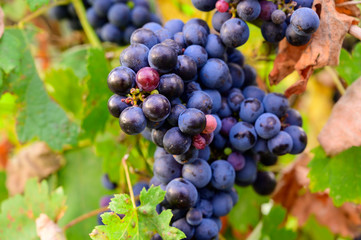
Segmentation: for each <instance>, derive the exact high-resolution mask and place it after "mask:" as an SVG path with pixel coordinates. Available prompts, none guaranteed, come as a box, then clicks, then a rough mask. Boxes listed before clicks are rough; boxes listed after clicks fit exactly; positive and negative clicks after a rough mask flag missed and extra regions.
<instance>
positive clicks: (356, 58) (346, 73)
mask: <svg viewBox="0 0 361 240" xmlns="http://www.w3.org/2000/svg"><path fill="white" fill-rule="evenodd" d="M360 62H361V43H358V44H356V46H355V48H354V50H353V51H352V55H351V54H350V53H349V52H347V51H346V50H345V49H342V50H341V54H340V65H339V66H337V68H336V69H337V72H338V74H339V75H340V76H341V77H342V78H343V79H344V80H345V81H346V82H347V83H348V84H349V85H350V84H352V83H353V82H354V81H356V79H358V78H359V77H360V76H361V69H360Z"/></svg>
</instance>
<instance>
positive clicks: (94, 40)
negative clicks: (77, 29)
mask: <svg viewBox="0 0 361 240" xmlns="http://www.w3.org/2000/svg"><path fill="white" fill-rule="evenodd" d="M71 2H72V3H73V5H74V8H75V11H76V14H77V15H78V17H79V20H80V23H81V26H82V27H83V29H84V32H85V35H86V36H87V38H88V39H89V42H90V44H91V45H92V46H93V47H96V48H101V47H102V45H101V43H100V41H99V38H98V36H97V35H96V34H95V32H94V30H93V28H92V27H91V26H90V24H89V22H88V19H87V17H86V12H85V8H84V5H83V3H82V1H81V0H71Z"/></svg>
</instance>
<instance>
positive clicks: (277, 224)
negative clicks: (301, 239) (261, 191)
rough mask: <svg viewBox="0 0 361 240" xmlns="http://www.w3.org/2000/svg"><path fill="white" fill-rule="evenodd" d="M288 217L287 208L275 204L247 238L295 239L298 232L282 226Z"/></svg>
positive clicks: (255, 239)
mask: <svg viewBox="0 0 361 240" xmlns="http://www.w3.org/2000/svg"><path fill="white" fill-rule="evenodd" d="M285 217H286V210H285V209H284V208H282V207H281V206H278V205H277V206H273V207H272V209H271V211H270V212H269V213H268V214H267V215H265V216H264V217H263V219H262V220H261V222H260V223H259V224H258V225H257V227H256V228H255V229H254V230H253V232H252V234H251V235H250V236H249V237H248V238H247V240H259V239H262V240H273V239H277V240H293V239H296V237H297V234H296V232H293V231H292V230H290V229H287V228H285V227H282V223H283V221H284V220H285Z"/></svg>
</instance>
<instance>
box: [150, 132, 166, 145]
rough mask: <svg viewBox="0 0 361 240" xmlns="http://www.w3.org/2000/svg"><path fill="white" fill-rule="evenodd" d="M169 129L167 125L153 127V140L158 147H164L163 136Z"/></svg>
mask: <svg viewBox="0 0 361 240" xmlns="http://www.w3.org/2000/svg"><path fill="white" fill-rule="evenodd" d="M167 131H168V128H167V127H161V128H158V129H153V130H152V132H151V140H152V142H154V143H155V145H157V146H158V147H163V138H164V135H165V133H166V132H167Z"/></svg>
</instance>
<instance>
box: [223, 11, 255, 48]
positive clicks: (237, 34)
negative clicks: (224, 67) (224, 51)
mask: <svg viewBox="0 0 361 240" xmlns="http://www.w3.org/2000/svg"><path fill="white" fill-rule="evenodd" d="M220 33H221V38H222V41H223V43H224V45H226V46H227V47H233V48H236V47H239V46H241V45H243V44H245V43H246V42H247V40H248V38H249V28H248V26H247V24H246V23H245V22H244V21H243V20H241V19H239V18H231V19H229V20H227V21H226V22H225V23H223V25H222V27H221V31H220Z"/></svg>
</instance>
